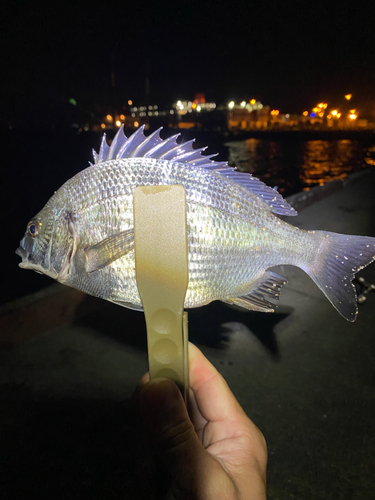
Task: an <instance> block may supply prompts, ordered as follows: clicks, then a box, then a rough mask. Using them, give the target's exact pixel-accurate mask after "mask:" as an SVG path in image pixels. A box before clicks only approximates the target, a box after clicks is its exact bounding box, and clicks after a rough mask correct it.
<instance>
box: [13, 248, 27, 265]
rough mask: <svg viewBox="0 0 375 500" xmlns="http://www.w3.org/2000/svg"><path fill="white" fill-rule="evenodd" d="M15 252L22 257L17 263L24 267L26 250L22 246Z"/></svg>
mask: <svg viewBox="0 0 375 500" xmlns="http://www.w3.org/2000/svg"><path fill="white" fill-rule="evenodd" d="M16 254H17V255H19V256H20V257H21V259H22V262H20V263H19V264H18V265H19V266H20V267H22V268H24V267H25V265H26V264H27V262H28V258H29V254H28V252H26V250H25V249H24V248H22V247H18V248H17V250H16Z"/></svg>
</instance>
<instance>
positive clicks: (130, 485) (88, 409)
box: [0, 171, 375, 500]
mask: <svg viewBox="0 0 375 500" xmlns="http://www.w3.org/2000/svg"><path fill="white" fill-rule="evenodd" d="M328 191H329V190H328ZM374 193H375V175H374V172H371V171H368V172H366V173H363V175H361V176H354V177H353V178H351V179H350V181H349V182H347V183H345V184H344V185H343V187H342V188H341V187H340V188H338V189H331V190H330V191H329V192H328V193H327V196H326V197H323V199H320V200H319V201H315V202H313V203H310V204H309V206H306V205H308V203H306V204H305V208H302V209H300V213H299V215H298V216H297V217H295V218H290V222H291V223H293V224H295V225H297V226H298V227H300V228H306V229H324V230H328V231H335V232H340V233H347V234H360V235H368V236H375V196H374ZM309 202H311V199H310V200H309ZM301 206H302V207H303V203H302V204H301ZM276 272H278V273H279V274H281V275H282V276H284V277H286V278H287V279H288V281H289V283H288V285H286V286H285V287H284V288H283V291H282V294H281V299H280V304H279V307H278V308H277V309H276V312H275V313H274V314H262V313H249V312H242V311H241V310H238V309H236V308H234V307H230V306H226V305H224V304H221V303H212V304H210V305H209V306H206V307H203V308H200V309H197V310H191V311H189V333H190V340H191V341H193V342H194V343H196V344H197V345H198V346H199V347H200V348H201V349H202V351H203V352H204V354H205V355H206V356H207V357H208V359H209V360H210V361H211V362H212V363H213V364H214V365H215V366H216V367H217V368H218V370H219V371H220V372H221V373H222V375H223V376H224V377H225V379H226V380H227V382H228V384H229V386H230V387H231V389H232V390H233V392H234V394H235V396H236V397H237V398H238V400H239V401H240V403H241V404H242V406H243V407H244V409H245V411H246V413H247V414H248V415H249V417H250V418H251V419H252V420H253V421H254V422H255V423H256V424H257V425H258V427H259V428H260V429H261V430H262V432H263V433H264V435H265V437H266V440H267V444H268V451H269V467H268V498H269V499H270V500H272V499H275V500H276V499H277V500H283V499H290V498H295V499H307V498H311V499H323V498H324V499H325V500H329V499H332V500H333V499H334V500H338V499H340V500H344V499H345V500H346V499H348V500H349V499H353V498H356V499H366V500H368V499H369V498H372V497H373V487H374V485H373V478H374V471H375V455H374V449H375V418H374V415H375V362H374V359H375V326H374V325H375V293H374V292H370V293H368V294H367V300H366V301H365V302H364V303H363V304H362V305H359V315H358V319H357V321H356V322H355V323H349V322H347V321H345V320H344V319H343V318H342V317H341V316H340V315H339V314H338V313H337V311H336V310H335V309H333V307H332V306H331V305H330V303H329V302H328V301H327V299H326V298H325V297H324V296H323V294H322V293H321V292H320V291H319V290H318V288H317V287H316V286H315V284H314V283H313V282H312V281H311V280H310V278H309V277H308V276H307V275H305V274H304V273H303V271H300V270H299V269H297V268H293V267H284V268H278V269H276ZM359 276H362V277H364V278H365V279H366V280H367V281H368V282H370V283H375V264H373V265H372V266H369V267H368V268H365V269H364V270H362V271H361V272H360V273H359ZM146 371H147V351H146V334H145V326H144V317H143V314H141V313H138V312H135V311H130V310H127V309H123V308H120V307H118V306H115V305H113V304H110V303H107V302H105V301H101V300H99V299H95V298H92V297H88V296H86V295H84V294H82V293H80V292H78V291H75V290H72V289H69V288H67V287H63V286H60V285H58V284H54V285H52V286H51V287H49V288H48V289H45V290H42V291H41V292H38V293H37V294H34V295H33V296H30V297H26V298H22V299H20V300H18V301H16V302H13V303H11V304H8V305H6V306H4V307H3V308H2V309H1V314H0V397H1V400H0V401H1V412H0V449H1V454H0V471H1V472H0V491H1V492H2V494H1V497H2V498H4V499H13V498H14V499H16V498H17V499H22V498H38V499H47V498H48V499H50V498H54V499H60V498H61V499H65V498H79V499H84V498H106V499H110V498H143V497H142V496H141V495H140V494H138V493H137V488H138V487H139V486H140V482H139V480H138V479H137V474H136V473H137V471H136V463H137V460H136V459H135V457H139V453H140V451H141V450H140V447H141V445H140V442H141V441H140V439H141V436H140V435H139V434H137V431H136V430H135V427H134V420H133V418H132V411H131V409H130V405H129V398H130V397H131V395H132V393H133V391H134V388H135V386H136V384H137V382H138V380H139V379H140V378H141V376H142V375H143V374H144V373H145V372H146ZM145 498H152V497H147V496H145Z"/></svg>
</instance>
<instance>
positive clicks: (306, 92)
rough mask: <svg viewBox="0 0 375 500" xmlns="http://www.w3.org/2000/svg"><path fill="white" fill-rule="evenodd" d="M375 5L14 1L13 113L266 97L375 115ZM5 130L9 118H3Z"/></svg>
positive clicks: (8, 21) (5, 48) (289, 106)
mask: <svg viewBox="0 0 375 500" xmlns="http://www.w3.org/2000/svg"><path fill="white" fill-rule="evenodd" d="M374 13H375V9H374V6H373V2H370V1H367V2H364V1H356V2H354V1H350V2H348V1H347V2H336V1H326V2H324V3H323V2H316V1H314V2H307V1H284V2H280V1H273V2H271V1H266V0H263V1H256V2H255V1H251V0H242V1H235V0H234V1H221V0H216V1H203V0H200V1H194V0H189V1H175V2H174V3H169V2H161V1H153V2H152V1H151V2H141V1H133V2H127V1H122V2H117V1H111V2H109V1H108V2H100V3H96V2H87V3H82V2H76V3H74V4H73V2H72V3H67V2H65V3H64V2H51V3H48V4H47V3H44V4H38V3H34V2H8V5H7V7H6V9H5V12H4V10H3V13H2V29H1V37H2V43H1V47H2V52H3V62H2V68H3V71H2V78H1V82H0V85H1V102H0V105H1V113H2V114H3V118H4V116H5V117H6V119H9V117H12V116H13V115H15V114H16V115H17V114H18V115H19V114H20V113H23V112H24V113H25V114H28V113H29V114H30V113H34V114H35V113H42V114H43V113H45V112H46V111H45V110H46V109H48V108H51V107H53V106H54V105H56V103H58V102H64V101H65V102H66V100H67V99H69V98H70V97H73V98H75V99H76V101H77V103H78V105H79V106H81V107H82V108H83V109H86V110H90V109H93V107H94V106H95V105H96V106H98V105H99V106H104V107H105V106H109V105H110V104H111V102H112V92H111V65H113V67H114V68H115V75H116V102H117V104H122V103H124V102H126V101H127V100H128V99H132V100H133V102H134V103H135V104H142V103H145V78H146V76H147V75H148V76H149V79H150V91H151V94H150V98H149V101H150V103H157V104H166V105H170V104H171V103H172V102H174V101H176V100H177V99H192V98H193V97H194V94H195V93H197V92H204V93H205V94H206V97H207V99H208V100H214V101H216V102H219V103H220V102H227V101H229V100H231V99H237V100H242V99H251V98H253V97H255V98H257V99H260V100H261V101H262V102H263V103H264V104H269V105H270V106H271V107H276V108H278V109H280V110H281V111H282V112H299V113H300V112H302V111H303V110H304V109H309V108H311V107H312V106H313V105H315V104H316V103H317V102H320V101H328V102H329V103H330V104H331V103H332V104H335V103H336V102H337V103H339V102H340V101H342V99H343V95H344V94H345V93H348V92H350V93H352V94H353V95H354V98H355V102H354V104H355V105H356V106H357V107H362V110H366V111H367V112H369V110H370V111H371V114H374V111H375V90H374V89H375V57H374V52H375V48H374V47H375V42H374V39H375V35H374V31H375V29H374ZM2 123H4V120H2Z"/></svg>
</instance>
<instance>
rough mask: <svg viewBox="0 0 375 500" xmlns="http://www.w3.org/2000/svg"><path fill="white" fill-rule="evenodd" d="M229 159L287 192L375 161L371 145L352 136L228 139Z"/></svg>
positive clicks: (341, 174)
mask: <svg viewBox="0 0 375 500" xmlns="http://www.w3.org/2000/svg"><path fill="white" fill-rule="evenodd" d="M226 146H227V147H228V148H229V163H230V164H231V165H233V166H236V167H237V168H238V170H240V171H242V172H250V173H252V174H253V175H255V176H257V177H259V178H260V179H261V180H263V181H264V182H266V184H268V185H270V186H272V187H273V186H277V187H278V190H279V192H280V193H282V194H283V195H286V196H287V195H290V194H293V193H296V192H299V191H302V190H308V189H310V188H311V187H313V186H316V185H323V184H325V183H326V182H329V181H332V180H334V179H343V178H345V177H346V176H347V175H348V174H349V173H351V172H355V171H358V170H361V169H362V168H365V167H368V165H374V164H375V158H374V157H375V147H374V146H372V147H369V148H365V147H364V146H363V145H362V144H360V143H359V142H358V141H352V140H330V141H322V140H313V141H264V140H260V139H248V140H246V141H238V142H230V143H227V144H226Z"/></svg>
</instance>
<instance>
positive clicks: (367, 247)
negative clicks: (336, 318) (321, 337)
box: [303, 231, 375, 321]
mask: <svg viewBox="0 0 375 500" xmlns="http://www.w3.org/2000/svg"><path fill="white" fill-rule="evenodd" d="M315 234H316V235H317V236H318V235H319V236H320V239H321V243H320V246H319V248H318V253H317V255H316V258H315V259H314V262H313V263H312V264H310V265H309V266H305V267H303V270H304V271H305V272H307V274H308V275H309V276H310V277H311V278H312V279H313V280H314V282H315V283H316V284H317V285H318V287H319V288H320V289H321V290H322V292H323V293H324V295H325V296H326V297H327V299H328V300H329V301H330V302H331V304H332V305H333V307H335V308H336V309H337V310H338V312H339V313H340V314H341V315H342V316H344V318H346V319H347V320H348V321H355V319H356V317H357V313H358V310H357V293H356V289H355V286H354V285H353V283H352V280H353V279H354V275H355V274H356V273H357V272H358V271H360V270H361V269H363V268H364V267H366V266H367V265H368V264H370V263H371V262H373V261H374V260H375V238H371V237H369V236H348V235H345V234H337V233H330V232H328V231H315Z"/></svg>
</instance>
